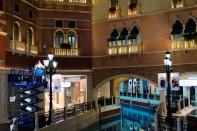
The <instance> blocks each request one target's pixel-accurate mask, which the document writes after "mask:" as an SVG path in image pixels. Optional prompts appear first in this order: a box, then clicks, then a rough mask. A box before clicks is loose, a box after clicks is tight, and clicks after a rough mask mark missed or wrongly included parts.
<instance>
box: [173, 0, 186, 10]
mask: <svg viewBox="0 0 197 131" xmlns="http://www.w3.org/2000/svg"><path fill="white" fill-rule="evenodd" d="M171 6H172V8H181V7H183V6H184V0H171Z"/></svg>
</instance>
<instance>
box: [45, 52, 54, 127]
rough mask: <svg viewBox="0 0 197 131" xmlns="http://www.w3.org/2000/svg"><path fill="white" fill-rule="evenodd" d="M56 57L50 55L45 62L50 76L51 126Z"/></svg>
mask: <svg viewBox="0 0 197 131" xmlns="http://www.w3.org/2000/svg"><path fill="white" fill-rule="evenodd" d="M53 57H54V55H53V54H52V53H49V54H48V59H46V60H44V61H43V62H44V66H45V68H46V74H47V75H49V82H50V85H49V93H50V94H49V119H48V120H49V124H51V121H52V110H53V103H52V100H53V98H52V75H53V74H55V71H56V67H57V62H56V61H55V60H54V59H53Z"/></svg>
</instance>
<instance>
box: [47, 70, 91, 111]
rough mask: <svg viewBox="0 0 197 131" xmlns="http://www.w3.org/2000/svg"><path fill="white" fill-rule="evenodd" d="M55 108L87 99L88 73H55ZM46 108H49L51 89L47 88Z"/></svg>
mask: <svg viewBox="0 0 197 131" xmlns="http://www.w3.org/2000/svg"><path fill="white" fill-rule="evenodd" d="M52 89H53V109H59V108H64V107H65V106H70V105H73V104H77V103H83V102H84V101H87V76H86V75H60V74H57V75H54V76H53V78H52ZM44 109H45V111H48V109H49V90H48V89H46V90H45V95H44Z"/></svg>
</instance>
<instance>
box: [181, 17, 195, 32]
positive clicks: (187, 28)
mask: <svg viewBox="0 0 197 131" xmlns="http://www.w3.org/2000/svg"><path fill="white" fill-rule="evenodd" d="M184 33H185V34H194V33H196V22H195V21H194V20H193V19H192V18H190V19H189V20H188V21H187V23H186V25H185V30H184Z"/></svg>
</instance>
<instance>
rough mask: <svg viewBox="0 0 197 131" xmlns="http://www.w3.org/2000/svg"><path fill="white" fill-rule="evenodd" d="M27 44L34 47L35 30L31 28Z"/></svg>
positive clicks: (28, 32)
mask: <svg viewBox="0 0 197 131" xmlns="http://www.w3.org/2000/svg"><path fill="white" fill-rule="evenodd" d="M27 43H28V44H29V45H34V38H33V29H32V28H29V29H28V31H27Z"/></svg>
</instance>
